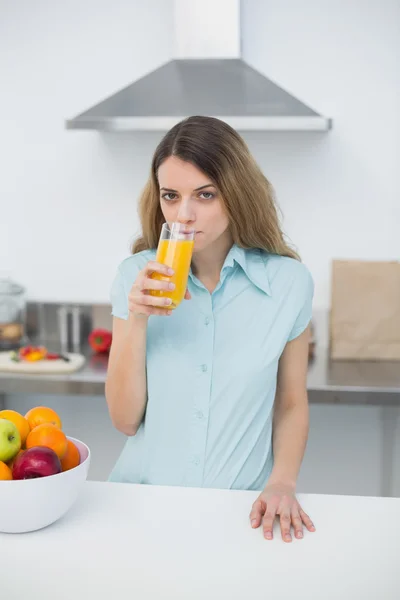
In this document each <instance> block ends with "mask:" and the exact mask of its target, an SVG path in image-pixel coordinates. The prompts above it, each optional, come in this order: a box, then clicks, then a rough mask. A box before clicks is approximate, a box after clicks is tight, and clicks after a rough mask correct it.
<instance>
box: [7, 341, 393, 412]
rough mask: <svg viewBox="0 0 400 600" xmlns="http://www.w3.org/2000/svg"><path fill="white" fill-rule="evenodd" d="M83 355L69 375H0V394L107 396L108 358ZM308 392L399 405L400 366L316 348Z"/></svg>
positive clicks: (325, 398) (321, 399) (316, 398)
mask: <svg viewBox="0 0 400 600" xmlns="http://www.w3.org/2000/svg"><path fill="white" fill-rule="evenodd" d="M83 353H84V354H85V355H86V357H87V359H86V364H85V365H84V367H83V368H82V369H81V370H80V371H77V372H76V373H73V374H70V375H14V374H13V375H11V374H6V373H0V394H11V393H23V394H30V393H32V394H37V393H41V394H56V395H87V396H91V395H94V396H96V395H98V396H104V384H105V379H106V372H107V364H108V361H107V357H105V356H93V355H92V354H91V352H90V350H88V349H86V350H83ZM308 390H309V392H310V394H309V397H310V402H311V403H325V402H327V403H345V404H360V403H361V404H371V405H399V404H400V363H397V362H381V363H378V362H346V361H341V362H333V361H330V360H329V357H328V354H327V351H326V350H324V349H321V348H317V353H316V358H315V360H314V361H313V362H312V363H311V364H310V367H309V373H308ZM353 392H357V393H353Z"/></svg>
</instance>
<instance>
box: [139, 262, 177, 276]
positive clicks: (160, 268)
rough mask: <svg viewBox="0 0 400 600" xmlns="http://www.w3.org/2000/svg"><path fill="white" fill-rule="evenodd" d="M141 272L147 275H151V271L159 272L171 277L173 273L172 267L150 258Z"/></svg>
mask: <svg viewBox="0 0 400 600" xmlns="http://www.w3.org/2000/svg"><path fill="white" fill-rule="evenodd" d="M143 272H144V274H145V275H146V276H147V277H148V276H149V275H151V274H152V273H160V275H166V276H167V277H171V275H173V274H174V270H173V269H171V268H170V267H167V266H166V265H162V264H161V263H158V262H155V261H153V260H150V261H149V262H148V263H147V265H146V266H145V268H144V269H143V271H142V273H143Z"/></svg>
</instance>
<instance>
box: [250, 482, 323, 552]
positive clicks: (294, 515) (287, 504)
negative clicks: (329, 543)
mask: <svg viewBox="0 0 400 600" xmlns="http://www.w3.org/2000/svg"><path fill="white" fill-rule="evenodd" d="M275 517H279V519H280V525H281V534H282V539H283V541H284V542H291V541H292V534H291V527H293V529H294V535H295V537H296V538H297V539H301V538H302V537H303V524H304V525H305V526H306V528H307V529H308V531H315V527H314V525H313V523H312V521H311V519H310V517H309V516H308V515H307V514H306V513H305V512H304V510H303V509H302V508H301V506H300V504H299V503H298V501H297V499H296V495H295V489H294V487H293V486H292V485H289V484H285V483H274V482H271V483H268V484H267V485H266V487H265V489H264V490H263V491H262V492H261V494H260V495H259V496H258V498H257V500H256V501H255V502H254V504H253V506H252V509H251V512H250V523H251V526H252V527H253V528H254V529H256V528H258V527H259V526H260V525H261V524H262V527H263V533H264V537H265V538H266V539H267V540H272V538H273V527H274V521H275Z"/></svg>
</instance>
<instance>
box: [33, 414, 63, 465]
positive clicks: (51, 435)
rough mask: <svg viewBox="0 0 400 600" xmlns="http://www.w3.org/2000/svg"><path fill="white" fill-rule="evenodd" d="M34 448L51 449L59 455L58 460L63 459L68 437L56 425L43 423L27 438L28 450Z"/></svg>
mask: <svg viewBox="0 0 400 600" xmlns="http://www.w3.org/2000/svg"><path fill="white" fill-rule="evenodd" d="M34 446H46V447H47V448H51V449H52V450H54V452H55V453H56V454H57V456H58V458H62V457H63V456H64V454H65V453H66V451H67V437H66V435H65V433H64V432H63V431H61V429H59V428H58V427H56V426H55V425H52V424H51V423H42V425H38V426H37V427H34V428H33V429H32V431H31V432H30V434H29V435H28V437H27V438H26V448H27V450H29V448H33V447H34Z"/></svg>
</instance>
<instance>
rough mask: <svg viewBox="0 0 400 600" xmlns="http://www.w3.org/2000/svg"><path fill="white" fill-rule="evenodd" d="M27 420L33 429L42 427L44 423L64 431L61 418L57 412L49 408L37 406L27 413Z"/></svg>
mask: <svg viewBox="0 0 400 600" xmlns="http://www.w3.org/2000/svg"><path fill="white" fill-rule="evenodd" d="M25 418H26V419H27V420H28V423H29V427H30V428H31V429H33V428H34V427H37V426H38V425H42V424H43V423H51V424H52V425H55V426H56V427H58V428H59V429H62V424H61V419H60V417H59V416H58V414H57V413H56V411H55V410H53V409H52V408H48V407H47V406H35V408H31V410H28V412H27V413H26V415H25Z"/></svg>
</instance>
